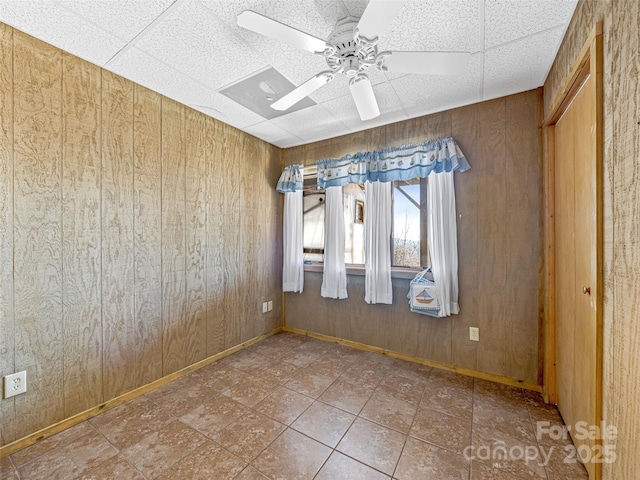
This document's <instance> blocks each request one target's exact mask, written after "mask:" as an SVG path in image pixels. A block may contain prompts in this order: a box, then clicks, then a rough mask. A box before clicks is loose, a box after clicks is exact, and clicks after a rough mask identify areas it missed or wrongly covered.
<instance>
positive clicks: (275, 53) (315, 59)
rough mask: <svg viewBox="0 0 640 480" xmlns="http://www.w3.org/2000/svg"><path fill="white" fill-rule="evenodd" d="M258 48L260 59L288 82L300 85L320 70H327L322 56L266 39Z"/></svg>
mask: <svg viewBox="0 0 640 480" xmlns="http://www.w3.org/2000/svg"><path fill="white" fill-rule="evenodd" d="M262 47H264V48H261V49H260V50H259V54H260V55H261V57H262V59H263V60H264V61H265V62H266V63H268V64H270V65H272V66H273V67H274V68H275V69H276V70H278V71H279V72H280V73H282V75H284V76H285V77H286V78H287V79H288V80H289V81H290V82H292V83H293V84H295V85H301V84H302V83H304V82H306V81H307V80H309V79H310V78H311V77H313V76H315V75H317V74H318V73H320V72H325V71H329V70H330V69H329V66H328V65H327V62H326V61H325V59H324V57H321V56H319V55H314V54H313V53H311V52H307V51H303V50H298V49H296V48H294V47H291V46H290V45H285V44H282V43H281V42H278V41H276V40H272V39H267V41H265V42H264V43H263V45H262Z"/></svg>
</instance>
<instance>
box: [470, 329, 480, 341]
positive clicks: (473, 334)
mask: <svg viewBox="0 0 640 480" xmlns="http://www.w3.org/2000/svg"><path fill="white" fill-rule="evenodd" d="M469 340H472V341H474V342H479V341H480V329H479V328H478V327H469Z"/></svg>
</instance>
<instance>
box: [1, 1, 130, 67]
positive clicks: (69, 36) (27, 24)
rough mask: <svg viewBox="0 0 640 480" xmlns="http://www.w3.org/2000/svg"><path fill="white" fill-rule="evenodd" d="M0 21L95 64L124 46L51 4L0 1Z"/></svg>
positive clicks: (56, 5) (116, 39) (56, 4)
mask: <svg viewBox="0 0 640 480" xmlns="http://www.w3.org/2000/svg"><path fill="white" fill-rule="evenodd" d="M0 21H2V22H4V23H6V24H8V25H11V26H12V27H15V28H17V29H18V30H21V31H23V32H25V33H28V34H30V35H33V36H35V37H36V38H39V39H40V40H42V41H44V42H47V43H49V44H51V45H53V46H55V47H58V48H61V49H62V50H65V51H66V52H69V53H72V54H74V55H76V56H78V57H80V58H83V59H85V60H87V61H89V62H91V63H95V64H97V65H104V63H105V62H106V61H107V60H109V59H110V58H111V57H112V56H113V55H114V54H115V53H116V52H117V51H118V50H120V49H121V48H122V47H123V46H124V44H125V43H124V42H123V41H122V40H120V39H119V38H116V37H115V36H113V35H110V34H109V33H107V32H105V31H103V30H101V29H100V28H96V26H95V25H93V24H91V23H90V22H88V21H87V20H85V19H84V18H81V17H79V16H78V15H76V14H75V13H73V12H70V11H68V10H66V9H65V8H63V7H62V6H61V5H60V4H58V3H54V2H43V1H38V0H36V1H30V0H19V1H4V0H3V1H2V2H0Z"/></svg>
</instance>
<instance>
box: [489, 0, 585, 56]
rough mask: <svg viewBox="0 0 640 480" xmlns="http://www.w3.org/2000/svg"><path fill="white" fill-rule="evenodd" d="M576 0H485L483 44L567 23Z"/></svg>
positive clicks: (497, 43)
mask: <svg viewBox="0 0 640 480" xmlns="http://www.w3.org/2000/svg"><path fill="white" fill-rule="evenodd" d="M576 3H577V1H576V0H528V1H526V0H488V1H486V2H485V25H486V30H485V48H487V49H488V48H492V47H495V46H497V45H501V44H503V43H507V42H510V41H513V40H516V39H518V38H521V37H526V36H528V35H532V34H535V33H539V32H542V31H544V30H548V29H549V28H552V27H556V26H559V25H567V24H568V22H569V20H571V16H572V15H573V11H574V10H575V8H576Z"/></svg>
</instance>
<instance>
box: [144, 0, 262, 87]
mask: <svg viewBox="0 0 640 480" xmlns="http://www.w3.org/2000/svg"><path fill="white" fill-rule="evenodd" d="M136 46H137V47H138V48H140V49H141V50H143V51H145V52H147V53H149V54H150V55H152V56H154V57H156V58H158V59H159V60H162V61H163V62H165V63H166V64H168V65H171V66H172V67H174V68H176V69H177V70H180V71H182V72H184V73H185V74H188V75H189V76H190V77H192V78H194V79H196V80H198V81H199V82H201V83H202V84H204V85H207V86H208V87H209V88H212V89H219V88H221V87H224V86H225V85H228V84H229V83H232V82H234V81H235V80H238V79H239V78H242V77H244V76H246V75H248V74H249V73H251V72H254V71H256V70H259V69H260V68H263V67H265V66H266V64H265V63H264V60H263V59H261V58H260V57H259V56H258V55H257V54H256V52H255V51H254V50H253V49H252V48H251V47H250V46H249V45H247V43H246V42H244V41H243V40H242V39H241V38H239V37H238V36H237V35H235V34H234V33H233V32H232V31H231V29H229V28H228V27H227V26H225V25H224V24H223V23H221V22H220V20H218V19H217V18H216V16H215V15H213V14H212V13H211V11H210V10H208V9H207V8H205V7H204V6H202V4H200V3H199V2H196V1H191V2H183V3H182V4H181V5H179V6H178V7H176V8H174V9H173V10H172V12H171V13H170V14H169V15H167V16H166V17H165V18H164V19H163V20H162V21H161V22H159V23H158V24H157V25H156V26H155V27H154V28H153V29H152V30H151V31H149V32H148V33H147V34H146V35H145V36H144V37H142V38H141V39H140V40H139V41H138V42H137V43H136Z"/></svg>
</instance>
